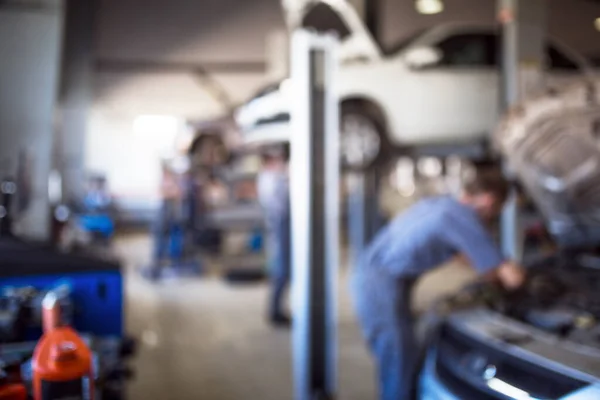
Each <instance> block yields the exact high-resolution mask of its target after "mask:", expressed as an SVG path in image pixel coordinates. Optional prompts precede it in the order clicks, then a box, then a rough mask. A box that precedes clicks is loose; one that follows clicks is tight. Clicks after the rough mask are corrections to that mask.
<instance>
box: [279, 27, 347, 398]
mask: <svg viewBox="0 0 600 400" xmlns="http://www.w3.org/2000/svg"><path fill="white" fill-rule="evenodd" d="M336 47H337V40H336V39H335V38H334V37H331V36H318V35H314V34H311V33H309V32H306V31H298V32H296V33H294V35H293V37H292V47H291V51H292V58H291V61H292V62H291V70H292V75H291V76H292V79H291V87H290V92H291V93H290V96H288V97H289V98H290V99H293V104H291V105H292V107H293V108H292V114H291V117H292V119H291V122H292V132H291V161H290V196H291V212H292V232H291V236H292V260H293V262H292V267H293V270H292V276H293V279H292V282H293V288H292V309H293V316H294V328H293V329H294V332H293V356H294V381H295V389H294V391H295V394H294V397H295V399H296V400H317V399H327V400H330V399H334V398H335V392H336V386H337V384H336V381H337V372H336V358H337V357H336V356H337V352H336V322H337V313H336V296H337V295H336V289H337V284H336V280H337V270H338V263H339V239H338V235H339V187H340V185H339V159H340V157H339V144H338V142H339V107H338V99H337V96H336V94H335V93H336V90H335V87H334V86H335V81H334V78H335V71H336V65H337V56H336Z"/></svg>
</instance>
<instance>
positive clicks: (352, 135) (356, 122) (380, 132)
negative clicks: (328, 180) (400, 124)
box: [340, 103, 389, 171]
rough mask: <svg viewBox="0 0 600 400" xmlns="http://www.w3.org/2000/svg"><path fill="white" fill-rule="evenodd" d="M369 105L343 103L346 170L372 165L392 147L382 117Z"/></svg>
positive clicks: (342, 148) (342, 153)
mask: <svg viewBox="0 0 600 400" xmlns="http://www.w3.org/2000/svg"><path fill="white" fill-rule="evenodd" d="M369 108H370V107H365V106H364V105H362V104H356V103H349V104H343V105H342V112H341V114H342V116H341V120H340V135H341V136H340V157H341V163H342V168H343V169H344V170H349V171H364V170H368V169H370V168H373V167H374V166H375V165H377V164H379V163H380V162H381V161H382V159H383V158H384V155H385V153H386V151H387V149H389V143H388V140H387V137H386V135H385V129H384V124H383V122H382V120H381V119H382V118H381V117H378V116H377V115H376V114H377V113H376V112H374V111H372V110H370V109H369Z"/></svg>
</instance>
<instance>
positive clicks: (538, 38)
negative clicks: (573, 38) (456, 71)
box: [498, 0, 547, 260]
mask: <svg viewBox="0 0 600 400" xmlns="http://www.w3.org/2000/svg"><path fill="white" fill-rule="evenodd" d="M546 15H547V1H546V0H498V18H499V20H500V22H501V23H502V38H503V40H502V46H503V47H502V55H503V57H502V59H503V60H502V86H501V88H502V91H501V92H502V97H503V98H502V103H501V104H502V107H503V109H502V111H503V112H506V111H507V110H509V109H510V108H511V107H514V106H516V105H517V104H519V103H520V102H521V101H523V100H525V99H527V98H528V97H530V96H534V95H536V94H537V93H539V92H540V91H541V90H542V89H543V87H544V75H543V71H544V61H545V53H546V37H547V26H546V25H547V22H546ZM506 173H507V176H508V178H509V179H510V178H512V177H513V174H512V172H511V171H506ZM501 239H502V250H503V251H504V254H505V255H506V256H507V257H509V258H511V259H514V260H521V259H522V257H523V241H524V238H523V229H522V226H521V223H520V218H519V207H518V193H517V191H516V190H515V189H513V190H512V192H511V195H510V198H509V200H508V202H507V204H506V206H505V209H504V212H503V214H502V222H501Z"/></svg>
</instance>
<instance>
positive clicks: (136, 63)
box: [95, 58, 267, 74]
mask: <svg viewBox="0 0 600 400" xmlns="http://www.w3.org/2000/svg"><path fill="white" fill-rule="evenodd" d="M95 67H96V70H97V71H99V72H111V73H177V72H194V73H197V72H199V71H201V72H202V73H213V74H263V73H265V71H266V68H267V63H266V62H265V61H207V62H195V63H189V62H170V61H157V60H139V59H138V60H122V59H121V60H120V59H108V58H104V59H102V58H101V59H99V60H97V61H96V66H95Z"/></svg>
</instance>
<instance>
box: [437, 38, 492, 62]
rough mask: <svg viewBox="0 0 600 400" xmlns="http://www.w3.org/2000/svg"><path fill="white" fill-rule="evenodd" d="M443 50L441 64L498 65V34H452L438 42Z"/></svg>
mask: <svg viewBox="0 0 600 400" xmlns="http://www.w3.org/2000/svg"><path fill="white" fill-rule="evenodd" d="M438 48H439V49H440V50H441V52H442V60H441V61H440V64H439V65H440V66H448V67H493V66H495V65H497V57H496V54H497V51H496V49H497V40H496V35H494V34H491V33H490V34H487V33H464V34H460V35H454V36H451V37H449V38H447V39H445V40H443V41H442V42H440V43H439V44H438Z"/></svg>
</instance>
